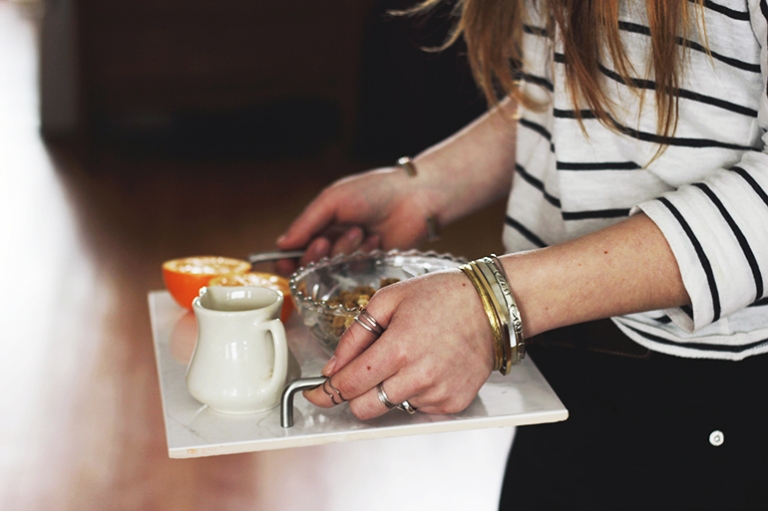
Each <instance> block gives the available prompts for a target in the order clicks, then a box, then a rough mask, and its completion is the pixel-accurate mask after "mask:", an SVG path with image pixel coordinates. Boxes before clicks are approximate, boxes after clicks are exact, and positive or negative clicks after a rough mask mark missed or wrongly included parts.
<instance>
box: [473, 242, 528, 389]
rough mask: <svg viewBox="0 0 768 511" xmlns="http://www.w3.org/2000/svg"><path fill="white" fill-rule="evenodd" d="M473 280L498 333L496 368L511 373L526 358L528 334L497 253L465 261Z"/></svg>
mask: <svg viewBox="0 0 768 511" xmlns="http://www.w3.org/2000/svg"><path fill="white" fill-rule="evenodd" d="M460 269H461V270H462V271H463V272H464V274H465V275H467V277H469V279H470V280H471V281H472V284H473V285H474V286H475V289H476V290H477V293H478V295H479V296H480V300H481V301H482V303H483V309H484V310H485V314H486V316H487V317H488V321H489V323H490V325H491V330H492V331H493V335H494V371H499V372H500V373H501V374H504V375H506V374H509V372H510V370H511V368H512V366H513V365H515V364H517V363H518V362H520V361H521V360H523V358H525V337H524V336H523V324H522V318H521V315H520V309H519V308H518V307H517V302H516V301H515V297H514V295H513V294H512V289H511V287H510V285H509V281H508V280H507V276H506V273H505V272H504V268H503V266H502V265H501V263H500V262H499V260H498V258H497V257H496V256H495V255H493V254H492V255H491V256H489V257H483V258H480V259H478V260H476V261H472V262H470V263H468V264H465V265H462V266H461V267H460Z"/></svg>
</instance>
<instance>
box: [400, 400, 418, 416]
mask: <svg viewBox="0 0 768 511" xmlns="http://www.w3.org/2000/svg"><path fill="white" fill-rule="evenodd" d="M397 409H398V410H402V411H404V412H408V415H413V414H414V413H416V412H417V411H418V408H416V407H415V406H411V403H409V402H408V400H407V399H406V400H405V401H403V402H402V403H400V404H399V405H397Z"/></svg>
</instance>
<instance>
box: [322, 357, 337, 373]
mask: <svg viewBox="0 0 768 511" xmlns="http://www.w3.org/2000/svg"><path fill="white" fill-rule="evenodd" d="M334 367H336V355H334V356H332V357H331V359H330V360H329V361H328V363H327V364H325V367H323V370H322V371H320V372H321V373H323V376H330V375H331V372H332V371H333V368H334Z"/></svg>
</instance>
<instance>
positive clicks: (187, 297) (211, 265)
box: [163, 256, 251, 309]
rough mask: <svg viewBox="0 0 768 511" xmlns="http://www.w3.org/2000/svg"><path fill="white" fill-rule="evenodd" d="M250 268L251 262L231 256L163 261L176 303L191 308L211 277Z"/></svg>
mask: <svg viewBox="0 0 768 511" xmlns="http://www.w3.org/2000/svg"><path fill="white" fill-rule="evenodd" d="M250 269H251V263H249V262H248V261H244V260H242V259H233V258H231V257H219V256H194V257H182V258H180V259H172V260H170V261H166V262H164V263H163V280H164V281H165V288H166V289H167V290H168V292H169V293H171V296H172V297H173V299H174V300H176V303H178V304H179V305H181V306H182V307H184V308H186V309H191V308H192V300H194V299H195V298H196V297H197V296H198V294H199V293H200V289H201V288H203V287H205V286H207V285H208V282H210V281H211V279H213V278H214V277H218V276H221V275H227V274H231V273H245V272H247V271H248V270H250Z"/></svg>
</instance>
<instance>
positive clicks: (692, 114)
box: [504, 0, 768, 360]
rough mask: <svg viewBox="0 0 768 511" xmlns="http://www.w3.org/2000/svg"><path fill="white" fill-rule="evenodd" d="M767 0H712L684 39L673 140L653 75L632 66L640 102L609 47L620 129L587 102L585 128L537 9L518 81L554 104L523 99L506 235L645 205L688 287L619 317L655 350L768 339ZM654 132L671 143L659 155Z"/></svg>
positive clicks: (633, 58) (580, 231)
mask: <svg viewBox="0 0 768 511" xmlns="http://www.w3.org/2000/svg"><path fill="white" fill-rule="evenodd" d="M766 1H767V0H717V3H716V2H714V1H710V0H706V1H705V3H704V7H703V9H704V19H705V24H706V36H707V39H706V41H705V40H703V38H702V37H700V36H699V35H697V34H696V32H697V31H693V32H694V33H693V34H692V35H691V36H690V39H689V40H686V41H683V40H682V39H680V40H679V44H680V45H681V46H682V45H687V47H688V53H687V56H688V57H687V60H686V68H685V72H684V75H683V80H682V81H681V90H680V101H679V117H678V125H677V129H676V131H675V132H674V133H673V134H672V136H670V137H668V138H666V139H664V140H662V139H661V138H660V137H659V136H658V135H657V134H656V133H657V132H656V111H655V106H654V101H653V97H654V96H653V88H654V83H653V81H652V78H650V79H649V78H648V77H645V76H639V77H637V82H636V86H637V87H641V88H643V89H646V90H648V91H649V92H648V93H647V94H646V98H645V99H646V101H644V102H640V101H639V100H638V96H637V94H636V91H633V90H631V89H630V88H629V87H628V86H627V85H625V83H624V80H622V78H621V77H620V76H619V75H618V73H617V72H616V71H615V70H614V68H613V66H612V63H611V61H610V59H609V57H608V58H607V60H606V61H605V62H603V63H602V65H601V67H600V71H601V73H602V76H601V79H602V82H603V84H604V86H605V88H606V89H605V90H606V91H607V94H608V96H609V97H610V98H611V99H612V100H614V101H615V104H616V105H620V107H619V108H616V109H615V110H614V112H613V118H612V122H613V123H614V125H615V126H616V127H617V128H618V131H613V130H609V129H607V128H606V127H604V126H603V125H602V124H601V123H600V122H599V121H598V120H597V119H595V117H594V115H593V114H592V113H591V112H589V111H587V110H582V112H581V115H582V118H583V124H584V128H585V132H586V136H585V132H584V131H582V128H581V127H580V126H579V123H578V120H577V116H576V112H575V109H574V105H573V104H572V102H571V100H570V96H569V94H568V92H567V91H566V89H565V69H564V65H563V54H562V47H561V46H560V43H559V42H557V38H556V37H554V38H553V37H551V36H549V35H548V34H547V31H546V29H545V26H546V24H545V23H543V22H541V20H540V19H537V16H536V13H535V12H530V13H529V18H528V19H529V24H528V25H526V28H525V33H524V39H523V48H524V53H525V63H526V65H525V68H524V75H523V85H522V86H523V88H524V92H526V93H528V94H530V95H531V96H534V97H536V98H539V99H541V100H542V101H545V102H546V104H547V106H546V108H545V109H543V110H541V111H532V110H526V109H522V110H521V118H520V121H519V125H518V130H517V131H518V135H517V137H518V139H517V164H516V169H515V175H514V179H513V185H512V192H511V194H510V199H509V205H508V208H507V217H506V224H505V228H504V243H505V247H506V249H507V251H509V252H515V251H520V250H528V249H532V248H537V247H545V246H548V245H552V244H555V243H559V242H562V241H565V240H568V239H571V238H574V237H577V236H581V235H584V234H586V233H589V232H592V231H594V230H596V229H600V228H603V227H607V226H609V225H611V224H613V223H616V222H618V221H620V220H622V219H624V218H627V217H628V216H630V215H632V214H636V213H638V212H643V213H645V214H646V215H647V216H648V217H650V218H651V219H652V220H653V221H654V222H655V223H656V225H657V226H658V227H659V229H660V230H661V231H662V233H663V235H664V236H665V238H666V240H667V241H668V243H669V245H670V247H671V249H672V252H673V253H674V256H675V258H676V259H677V262H678V264H679V267H680V270H681V274H682V278H683V283H684V285H685V288H686V290H687V291H688V294H689V296H690V297H691V300H692V305H691V306H686V307H680V308H674V309H668V310H658V311H650V312H644V313H638V314H631V315H627V316H621V317H616V318H613V320H614V322H615V323H616V324H617V325H618V326H619V328H620V329H621V330H622V331H623V332H624V333H625V334H626V335H627V336H629V337H630V338H631V339H633V340H634V341H635V342H638V343H639V344H642V345H644V346H646V347H647V348H649V349H651V350H654V351H658V352H663V353H668V354H671V355H677V356H683V357H695V358H716V359H730V360H740V359H743V358H745V357H748V356H752V355H757V354H760V353H766V352H768V299H767V298H766V288H768V150H767V149H766V142H767V141H768V137H767V136H766V130H768V96H767V95H766V94H767V91H766V83H767V82H768V4H766ZM697 9H698V7H697ZM620 23H621V27H620V28H621V34H622V38H623V40H624V43H625V47H626V51H627V54H628V57H629V59H630V62H632V64H633V67H634V69H637V70H639V72H644V70H645V69H646V62H647V58H648V55H649V47H650V36H649V34H650V32H649V29H648V24H647V22H646V19H645V12H644V2H640V1H636V0H623V1H622V10H621V14H620ZM553 41H554V42H553ZM705 43H706V44H708V47H709V50H710V53H709V54H708V53H707V51H706V47H705ZM633 78H634V77H633ZM659 142H664V143H666V144H667V145H668V147H667V148H666V150H665V151H664V152H663V153H662V154H661V156H659V157H658V158H656V159H654V158H653V157H654V156H655V155H656V153H657V150H658V148H659V145H658V144H659ZM649 285H653V282H649Z"/></svg>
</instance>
